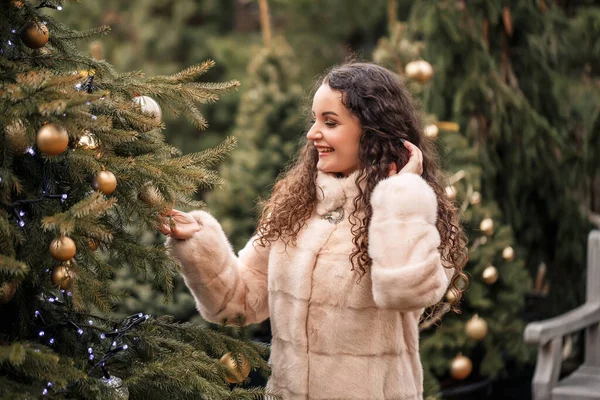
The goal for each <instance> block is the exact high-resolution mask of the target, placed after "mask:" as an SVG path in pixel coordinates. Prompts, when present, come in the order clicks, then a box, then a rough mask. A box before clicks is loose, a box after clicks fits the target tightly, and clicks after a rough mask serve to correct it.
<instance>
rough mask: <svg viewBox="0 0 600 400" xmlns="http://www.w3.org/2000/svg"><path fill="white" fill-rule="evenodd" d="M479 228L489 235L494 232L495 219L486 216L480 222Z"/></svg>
mask: <svg viewBox="0 0 600 400" xmlns="http://www.w3.org/2000/svg"><path fill="white" fill-rule="evenodd" d="M479 229H481V231H482V232H483V233H485V234H486V235H488V236H491V235H492V233H494V221H493V220H492V219H491V218H486V219H484V220H483V221H481V224H479Z"/></svg>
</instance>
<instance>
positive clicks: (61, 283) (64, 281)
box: [52, 264, 75, 290]
mask: <svg viewBox="0 0 600 400" xmlns="http://www.w3.org/2000/svg"><path fill="white" fill-rule="evenodd" d="M69 266H70V265H65V264H61V265H57V266H56V267H54V269H53V270H52V283H53V284H54V286H58V287H59V288H60V289H62V290H69V289H70V288H71V286H72V285H73V281H74V280H75V271H73V270H72V269H70V268H69Z"/></svg>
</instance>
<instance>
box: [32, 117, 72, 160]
mask: <svg viewBox="0 0 600 400" xmlns="http://www.w3.org/2000/svg"><path fill="white" fill-rule="evenodd" d="M36 143H37V146H38V148H39V149H40V151H41V152H42V153H44V154H47V155H49V156H56V155H59V154H60V153H62V152H63V151H65V150H66V149H67V147H68V146H69V134H68V133H67V131H66V129H65V128H63V127H62V126H60V125H57V124H46V125H44V126H42V127H41V128H40V129H39V130H38V133H37V140H36Z"/></svg>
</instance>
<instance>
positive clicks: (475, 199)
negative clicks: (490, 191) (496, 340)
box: [469, 192, 481, 205]
mask: <svg viewBox="0 0 600 400" xmlns="http://www.w3.org/2000/svg"><path fill="white" fill-rule="evenodd" d="M469 201H470V202H471V204H473V205H475V204H479V203H481V193H479V192H473V194H472V195H471V198H470V199H469Z"/></svg>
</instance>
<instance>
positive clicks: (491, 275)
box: [481, 265, 498, 285]
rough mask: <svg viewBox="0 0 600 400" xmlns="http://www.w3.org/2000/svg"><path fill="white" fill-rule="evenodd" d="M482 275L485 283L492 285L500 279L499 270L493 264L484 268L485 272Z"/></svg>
mask: <svg viewBox="0 0 600 400" xmlns="http://www.w3.org/2000/svg"><path fill="white" fill-rule="evenodd" d="M481 276H482V277H483V280H484V281H485V283H487V284H488V285H492V284H494V283H496V281H497V280H498V270H497V269H496V267H494V266H493V265H490V266H489V267H487V268H486V269H484V270H483V274H482V275H481Z"/></svg>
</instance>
